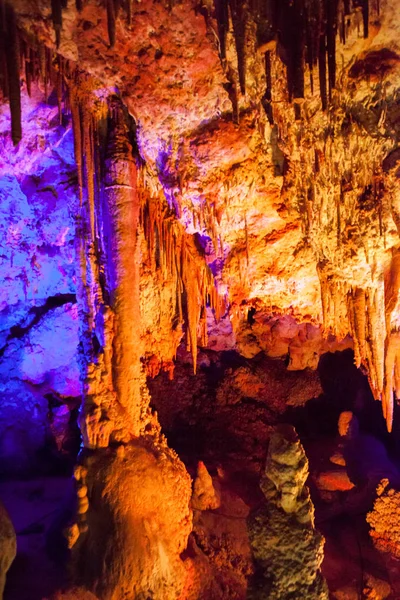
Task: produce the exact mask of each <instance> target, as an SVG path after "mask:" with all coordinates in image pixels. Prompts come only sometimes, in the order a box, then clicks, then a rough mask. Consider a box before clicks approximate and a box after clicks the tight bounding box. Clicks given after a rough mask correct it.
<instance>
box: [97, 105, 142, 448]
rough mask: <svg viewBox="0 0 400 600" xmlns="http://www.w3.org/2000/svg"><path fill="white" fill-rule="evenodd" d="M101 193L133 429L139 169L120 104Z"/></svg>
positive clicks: (116, 365)
mask: <svg viewBox="0 0 400 600" xmlns="http://www.w3.org/2000/svg"><path fill="white" fill-rule="evenodd" d="M108 131H109V133H108V140H107V156H106V161H105V177H104V194H103V196H104V197H103V206H102V210H103V215H102V227H103V240H104V252H105V276H106V288H107V293H108V295H109V303H110V307H111V309H112V311H113V313H114V340H113V364H112V379H113V383H114V388H115V392H116V394H117V397H118V402H119V403H120V404H121V405H122V407H124V409H126V411H127V412H128V414H129V416H130V425H131V427H132V429H131V433H132V435H134V436H138V435H139V434H140V430H141V425H142V417H143V414H142V411H143V408H146V407H143V402H142V390H143V383H144V382H143V374H142V368H141V362H140V356H141V342H140V315H139V260H140V256H139V245H138V225H139V201H138V194H137V187H136V178H137V169H136V164H135V160H134V158H133V154H132V146H131V144H130V142H129V138H128V133H129V132H128V130H127V126H126V120H125V118H124V114H123V112H122V110H121V107H120V106H118V104H117V103H114V104H113V105H111V107H110V115H109V123H108Z"/></svg>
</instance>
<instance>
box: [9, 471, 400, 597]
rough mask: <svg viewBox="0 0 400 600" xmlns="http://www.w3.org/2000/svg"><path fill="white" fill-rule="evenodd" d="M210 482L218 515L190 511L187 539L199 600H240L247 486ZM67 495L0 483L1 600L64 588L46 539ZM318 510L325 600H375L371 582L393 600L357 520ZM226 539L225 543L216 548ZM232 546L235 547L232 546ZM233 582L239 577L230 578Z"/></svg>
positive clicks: (56, 488) (61, 484) (384, 568)
mask: <svg viewBox="0 0 400 600" xmlns="http://www.w3.org/2000/svg"><path fill="white" fill-rule="evenodd" d="M215 479H216V482H217V485H218V487H219V489H220V492H221V497H222V504H221V507H219V508H218V509H217V510H215V511H204V512H199V511H196V512H195V519H194V520H195V527H194V534H193V537H194V540H195V542H196V546H197V551H198V552H200V553H201V556H202V559H203V560H204V559H206V560H209V561H210V562H211V563H212V570H211V572H212V573H213V574H214V577H215V580H216V581H217V584H216V585H214V584H213V585H212V586H211V587H209V588H208V591H206V592H205V593H204V596H203V599H204V600H214V599H215V600H217V599H218V598H220V599H221V600H222V599H223V598H224V597H226V598H227V599H228V598H242V599H243V600H244V598H245V587H244V586H243V581H244V579H245V577H246V576H249V575H250V574H251V559H250V552H249V546H248V541H247V539H246V538H247V535H246V517H247V514H248V511H249V508H250V507H249V503H248V499H249V497H250V496H251V495H252V493H253V491H254V492H255V490H252V489H251V488H252V487H253V484H252V480H251V479H250V480H249V479H248V478H246V477H245V474H242V477H240V474H239V473H237V474H236V476H235V477H234V479H231V477H228V476H227V474H226V473H225V477H224V478H222V479H221V477H219V479H217V477H216V478H215ZM233 481H234V484H232V482H233ZM71 489H72V487H71V478H69V477H39V478H35V479H30V480H13V481H7V482H1V483H0V497H1V498H2V500H3V502H4V504H5V506H6V508H7V510H8V511H9V514H10V516H11V518H12V520H13V523H14V526H15V529H16V531H17V536H18V553H17V558H16V559H15V561H14V563H13V565H12V567H11V569H10V571H9V574H8V578H7V585H6V590H5V595H4V600H43V599H46V600H47V598H49V597H50V596H51V594H52V593H54V591H55V590H57V589H59V588H60V587H62V585H63V583H64V582H65V581H66V579H67V577H66V572H65V568H64V567H63V565H62V558H63V556H62V553H60V552H59V550H58V549H57V539H59V538H57V536H56V533H54V534H53V533H52V531H53V530H54V529H56V528H54V523H56V524H57V522H58V523H59V522H60V521H59V518H60V515H61V514H62V513H63V512H64V508H63V507H64V506H65V505H66V499H67V498H68V497H69V494H70V492H71ZM319 508H320V507H319V506H318V504H317V507H316V522H317V526H318V528H319V529H320V530H321V531H322V533H323V534H324V535H325V537H326V546H325V558H324V563H323V572H324V575H325V577H326V579H327V581H328V585H329V589H330V592H331V593H330V598H331V599H332V600H359V599H363V598H369V597H374V598H375V597H376V598H379V597H381V596H369V595H366V593H365V591H364V592H363V589H364V586H365V582H366V580H367V579H368V578H371V577H372V578H374V580H375V583H374V586H375V588H376V587H377V586H378V587H379V582H382V584H381V585H383V583H385V582H387V581H390V584H391V586H392V589H393V590H394V592H393V593H392V595H390V596H382V597H385V598H387V599H388V600H394V599H396V598H400V586H399V584H400V577H399V574H398V573H399V569H398V565H397V564H396V561H395V562H393V560H392V562H390V563H389V562H388V561H386V562H385V560H384V558H383V557H382V556H381V555H380V554H379V553H378V552H377V551H376V550H375V549H374V547H373V545H372V543H371V541H370V538H369V535H368V529H367V525H366V522H365V514H358V515H354V514H353V515H349V514H345V513H343V512H342V513H341V514H339V515H336V516H335V515H334V516H332V517H328V518H326V517H323V518H319V517H320V516H321V515H323V514H324V513H323V511H322V512H321V511H319ZM217 538H218V539H217ZM229 538H230V540H231V541H230V543H229V544H228V546H224V542H225V541H226V540H227V539H229ZM232 540H235V542H234V543H233V544H232ZM227 548H228V550H227ZM50 557H51V558H50ZM235 570H236V573H235ZM236 574H239V577H238V578H236ZM376 582H378V583H376ZM235 587H236V589H235ZM223 588H225V589H227V590H229V589H230V590H231V591H230V592H228V595H223V592H222V589H223ZM234 590H235V591H234ZM221 594H222V595H221Z"/></svg>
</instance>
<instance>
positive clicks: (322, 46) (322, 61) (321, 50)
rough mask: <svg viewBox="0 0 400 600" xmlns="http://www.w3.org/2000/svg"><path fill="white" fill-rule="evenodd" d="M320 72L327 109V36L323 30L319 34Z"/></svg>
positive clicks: (320, 88) (323, 101)
mask: <svg viewBox="0 0 400 600" xmlns="http://www.w3.org/2000/svg"><path fill="white" fill-rule="evenodd" d="M318 73H319V92H320V96H321V102H322V110H326V108H327V106H328V97H327V87H326V36H325V32H324V31H322V32H321V33H320V35H319V48H318Z"/></svg>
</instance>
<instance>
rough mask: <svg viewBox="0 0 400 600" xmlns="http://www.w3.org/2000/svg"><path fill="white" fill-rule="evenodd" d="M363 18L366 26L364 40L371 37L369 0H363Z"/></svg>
mask: <svg viewBox="0 0 400 600" xmlns="http://www.w3.org/2000/svg"><path fill="white" fill-rule="evenodd" d="M362 16H363V26H364V38H367V37H368V35H369V0H363V3H362Z"/></svg>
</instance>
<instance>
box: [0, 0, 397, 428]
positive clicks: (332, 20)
mask: <svg viewBox="0 0 400 600" xmlns="http://www.w3.org/2000/svg"><path fill="white" fill-rule="evenodd" d="M278 5H279V6H278ZM278 5H277V4H276V3H275V4H274V3H272V2H270V3H268V2H267V3H265V4H263V5H261V4H257V3H254V5H248V4H247V3H246V2H240V1H239V0H232V1H230V2H229V3H228V2H225V1H221V2H219V3H217V4H216V5H215V6H214V4H213V3H212V2H209V1H208V0H204V1H203V2H199V3H196V2H191V1H189V0H182V1H181V2H167V1H161V2H154V1H153V0H142V1H141V2H136V1H135V2H133V1H131V0H127V1H125V2H119V1H118V0H117V1H116V0H108V1H107V2H99V1H98V0H81V2H78V1H77V2H74V1H72V0H68V1H65V2H62V1H61V0H58V1H56V0H53V2H50V0H39V1H33V0H14V1H13V2H12V8H11V5H9V4H8V3H4V2H3V3H2V30H3V34H4V35H3V40H4V41H3V42H2V44H3V45H2V49H1V56H2V58H1V60H2V70H1V83H2V90H3V97H4V102H3V106H2V115H3V117H2V118H5V117H4V115H5V113H6V111H8V110H9V108H8V105H7V104H6V102H8V100H7V97H8V98H9V105H10V108H11V115H12V135H10V134H9V133H8V135H7V137H4V135H3V140H2V142H1V144H2V150H1V153H2V155H3V157H8V158H7V159H4V160H2V164H1V165H0V171H1V173H2V175H3V176H4V175H7V172H8V171H9V170H10V169H11V168H12V169H13V170H14V172H19V171H20V172H22V171H23V170H24V166H26V164H27V161H28V162H29V160H31V162H32V160H33V158H34V157H35V156H36V155H37V154H38V153H39V152H43V151H45V150H46V147H42V148H41V147H40V146H39V145H38V144H37V143H36V145H35V144H33V142H32V135H31V133H32V132H31V128H30V126H29V123H28V122H27V113H26V111H27V110H29V106H31V105H32V103H35V102H43V101H44V100H45V99H47V100H49V101H50V99H51V97H53V104H57V100H58V104H59V105H60V118H61V120H62V119H63V118H64V120H65V119H66V123H67V125H68V126H69V127H70V128H71V127H72V128H73V129H74V135H75V158H76V163H77V167H78V183H79V182H80V184H81V185H82V181H83V180H84V179H85V177H86V178H87V173H88V172H89V171H90V170H91V169H92V170H96V168H97V167H96V161H95V159H94V158H93V157H94V152H92V154H93V157H92V158H93V160H92V159H90V160H89V159H88V153H89V154H90V152H91V151H90V147H91V145H92V146H93V144H96V143H99V144H101V120H102V118H103V117H104V109H103V105H104V102H105V98H107V97H111V96H117V97H119V99H120V100H121V101H122V103H123V105H124V106H125V107H126V110H127V113H128V114H129V115H130V117H129V118H131V119H132V123H133V127H134V130H135V139H136V143H137V152H138V156H139V162H140V175H139V187H140V190H141V197H142V209H141V217H140V218H141V252H142V257H141V267H140V269H141V284H140V285H141V290H140V308H141V315H142V323H141V340H142V349H141V354H142V359H143V361H144V362H145V364H146V365H147V368H148V372H149V374H154V373H156V372H157V371H158V370H159V369H160V368H165V369H169V370H170V371H171V372H172V370H173V367H172V364H173V359H174V356H175V353H176V348H177V346H178V344H179V342H180V339H181V337H182V328H184V326H183V322H184V319H183V316H182V307H181V306H178V305H179V304H180V301H178V300H177V299H176V296H177V295H179V293H180V291H181V288H184V291H185V298H186V300H185V303H186V312H187V313H188V314H187V319H186V320H187V322H188V327H187V329H188V333H187V336H188V339H189V342H190V343H189V345H190V346H191V348H192V350H193V351H194V354H195V350H196V345H197V344H200V345H203V346H206V345H207V344H208V346H209V347H210V348H213V349H232V348H235V349H237V350H238V351H239V352H241V353H242V354H243V355H244V356H247V357H252V356H254V355H256V354H257V353H258V352H260V351H264V352H265V353H266V354H269V355H270V356H285V355H289V368H292V369H302V368H305V367H312V368H315V366H316V364H317V362H318V357H319V355H320V354H321V353H322V352H325V351H327V350H335V349H342V348H344V347H348V346H353V347H354V353H355V361H356V364H357V365H358V366H363V368H365V369H366V371H367V373H368V375H369V379H370V384H371V388H372V391H373V393H374V395H375V397H376V398H377V399H380V400H381V401H382V404H383V411H384V415H385V416H386V418H387V423H388V427H389V428H390V427H391V418H392V417H391V415H392V403H393V390H397V396H400V336H399V334H398V330H399V326H400V309H399V306H398V289H399V284H400V253H399V233H400V150H399V149H398V144H399V136H400V104H399V97H400V96H399V94H400V91H399V88H400V85H399V84H400V47H399V40H400V19H399V18H398V16H397V11H398V2H397V0H381V1H379V0H377V1H373V2H371V1H370V2H368V0H363V2H354V1H353V2H346V1H342V0H339V1H336V2H332V3H324V2H320V1H319V0H314V1H312V0H303V1H301V2H300V0H299V1H295V2H289V1H286V2H282V3H278ZM6 50H8V52H6ZM6 55H7V57H8V58H7V59H6ZM15 73H16V74H15ZM20 81H22V87H21V91H20V94H21V102H20V104H21V105H22V132H20V131H19V121H20V117H19V112H20V108H21V107H20V106H19V82H20ZM16 82H17V83H16ZM28 93H30V95H31V99H29V98H28ZM54 98H56V100H54ZM24 111H25V116H24ZM54 112H55V115H53V117H54V118H57V114H56V113H57V111H56V110H55V111H53V113H54ZM53 113H52V114H53ZM63 115H64V117H63ZM65 115H66V116H65ZM68 115H69V116H68ZM71 117H72V118H71ZM44 118H45V117H44ZM68 119H69V120H68ZM77 132H78V133H77ZM21 136H22V138H21ZM11 137H13V141H14V144H15V145H13V142H12V139H11ZM78 137H79V138H81V140H80V146H81V148H78V149H77V147H76V146H77V138H78ZM20 138H21V141H20ZM93 140H94V141H93ZM46 143H48V144H50V143H51V140H50V141H48V142H46ZM90 155H91V154H90ZM91 156H92V155H91ZM82 157H84V158H82ZM28 159H29V160H28ZM91 161H92V162H91ZM80 163H81V164H80ZM77 193H78V192H77ZM93 193H94V192H93ZM89 195H90V193H89ZM177 247H179V251H180V252H182V257H183V258H182V263H181V266H180V267H179V268H178V269H177V267H176V261H175V259H174V256H175V255H176V249H177ZM182 248H183V250H182ZM177 290H178V291H177ZM183 312H185V310H183ZM216 315H217V316H218V317H219V320H216V319H215V316H216ZM207 334H208V338H207ZM194 362H195V360H194Z"/></svg>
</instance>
